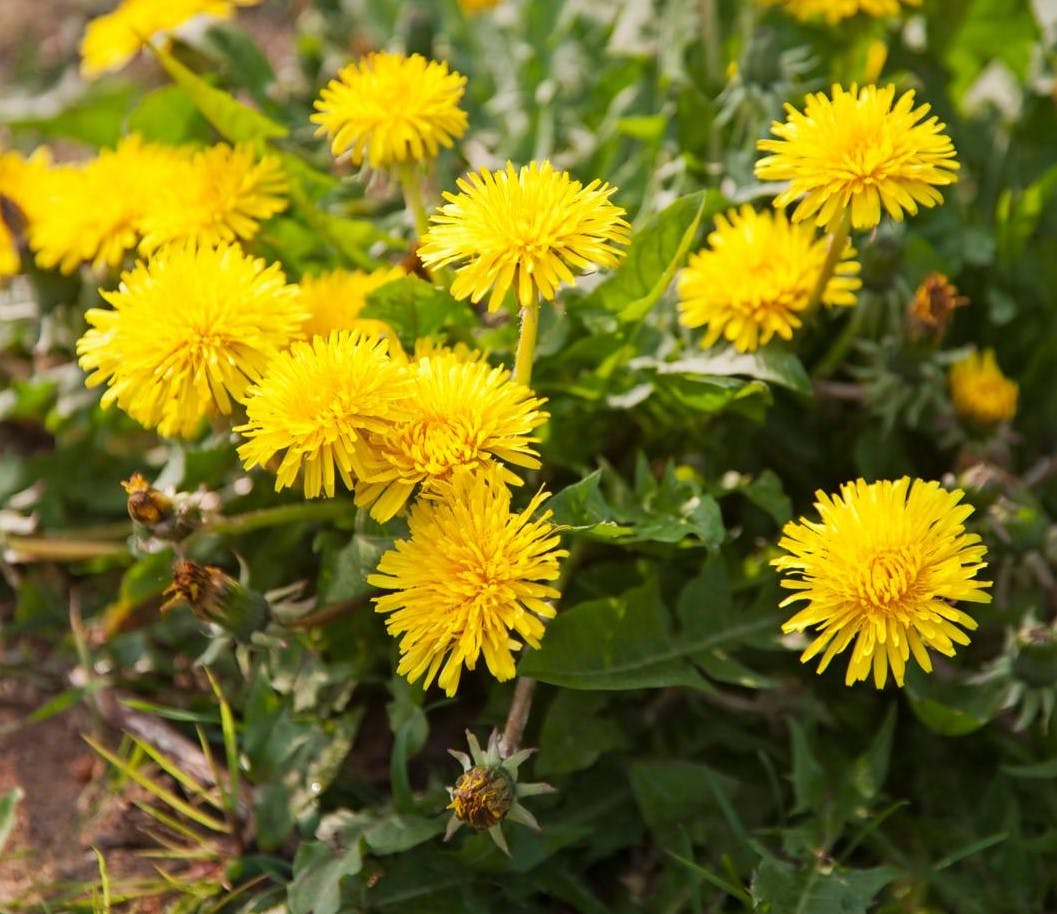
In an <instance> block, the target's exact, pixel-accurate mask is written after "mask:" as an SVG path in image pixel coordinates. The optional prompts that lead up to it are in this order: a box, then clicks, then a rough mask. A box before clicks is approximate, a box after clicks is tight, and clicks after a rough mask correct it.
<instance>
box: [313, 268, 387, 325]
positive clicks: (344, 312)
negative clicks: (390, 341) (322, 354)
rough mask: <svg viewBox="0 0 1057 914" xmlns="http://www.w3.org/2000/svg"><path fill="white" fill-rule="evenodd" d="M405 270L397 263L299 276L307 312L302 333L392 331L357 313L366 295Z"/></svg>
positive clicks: (381, 322)
mask: <svg viewBox="0 0 1057 914" xmlns="http://www.w3.org/2000/svg"><path fill="white" fill-rule="evenodd" d="M406 275H407V274H406V273H405V272H404V271H403V269H401V268H400V267H398V266H397V267H380V268H379V269H377V270H372V271H370V272H367V271H366V270H332V271H330V272H328V273H320V274H319V275H318V276H305V277H302V279H301V282H300V283H298V288H299V289H300V290H301V304H302V305H303V306H304V309H305V311H306V312H307V314H308V318H307V319H306V320H305V324H304V327H303V328H302V333H303V334H304V335H305V337H307V338H308V339H311V338H312V337H313V336H326V335H327V334H328V333H330V331H331V330H359V331H360V332H361V333H365V334H368V335H372V336H377V335H381V334H388V335H390V336H392V335H393V329H392V328H391V327H390V326H389V325H388V324H386V323H385V322H384V321H380V320H375V319H373V318H365V317H360V312H361V311H362V310H363V309H364V306H366V304H367V296H368V295H369V294H370V293H371V292H373V291H374V290H375V289H380V288H381V287H382V286H384V285H386V283H390V282H392V281H393V280H394V279H400V278H401V277H403V276H406Z"/></svg>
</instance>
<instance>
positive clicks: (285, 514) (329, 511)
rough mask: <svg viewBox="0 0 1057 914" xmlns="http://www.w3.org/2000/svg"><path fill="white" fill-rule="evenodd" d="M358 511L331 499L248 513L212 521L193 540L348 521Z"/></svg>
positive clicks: (343, 501)
mask: <svg viewBox="0 0 1057 914" xmlns="http://www.w3.org/2000/svg"><path fill="white" fill-rule="evenodd" d="M353 511H355V507H354V506H353V503H352V502H351V501H350V500H349V499H345V498H327V499H321V500H319V501H304V502H298V503H296V504H292V505H278V506H277V507H274V508H261V509H260V510H258V511H247V512H246V513H245V514H238V515H236V516H235V517H222V518H219V519H217V520H214V521H210V522H209V523H207V524H206V525H205V526H204V527H201V528H199V529H198V530H196V531H195V532H194V533H193V534H192V535H191V536H190V537H188V539H189V540H191V539H194V538H197V537H201V536H205V535H207V534H211V533H220V534H224V535H226V536H237V535H239V534H241V533H250V532H252V531H253V530H260V529H262V528H264V527H278V526H281V525H282V524H290V523H296V522H297V521H309V520H332V519H334V518H337V517H348V516H349V515H351V514H352V513H353Z"/></svg>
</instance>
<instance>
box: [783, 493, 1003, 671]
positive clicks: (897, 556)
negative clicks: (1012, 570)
mask: <svg viewBox="0 0 1057 914" xmlns="http://www.w3.org/2000/svg"><path fill="white" fill-rule="evenodd" d="M815 494H816V496H817V497H818V501H817V502H816V503H815V508H816V509H817V510H818V513H819V515H820V520H819V521H810V520H806V519H804V518H801V519H800V520H799V521H790V522H789V523H788V524H786V525H785V529H784V530H783V531H782V539H781V540H780V541H779V543H778V545H779V546H781V547H782V548H783V549H785V550H786V551H787V552H788V553H789V554H788V555H783V556H780V557H779V558H776V559H773V560H772V564H773V565H774V566H775V567H776V568H778V570H779V571H782V572H789V573H791V574H792V575H794V577H787V578H784V579H783V580H782V586H783V587H786V588H788V589H790V590H793V591H795V593H793V594H792V595H790V596H788V597H786V598H785V599H784V600H783V601H782V603H781V605H782V606H787V605H788V604H790V603H794V602H797V601H804V602H806V603H807V606H806V607H805V608H804V609H802V610H801V611H800V612H798V613H797V614H796V615H795V616H793V617H792V618H791V619H789V620H788V621H787V622H786V623H785V624H784V625H783V626H782V631H784V632H799V631H803V630H804V629H806V628H808V627H810V626H817V627H818V629H819V634H818V637H817V638H815V640H814V641H813V642H812V643H811V645H810V646H809V647H808V648H807V650H805V651H804V653H803V654H802V655H801V657H800V660H801V662H804V663H806V662H807V661H808V660H810V659H811V658H812V657H815V656H817V655H818V654H819V653H822V660H821V662H820V663H819V667H818V671H819V672H820V673H821V672H823V671H824V670H825V669H826V667H827V666H829V663H830V661H831V660H832V659H833V658H834V657H835V656H836V655H837V654H839V653H840V652H841V651H843V650H844V649H845V648H847V647H848V645H849V644H852V642H854V647H853V648H852V654H851V659H850V660H849V661H848V672H847V675H846V676H845V680H844V681H845V683H846V684H847V685H852V684H853V683H855V682H857V681H859V680H864V679H866V678H867V677H868V675H869V674H870V671H871V669H872V670H873V679H874V684H875V685H876V686H877V688H882V687H883V686H884V684H885V681H886V679H887V677H888V669H889V667H891V670H892V676H893V678H894V679H895V681H896V683H897V684H898V685H900V686H902V685H903V676H904V673H905V671H906V662H907V660H908V659H909V658H910V655H911V654H913V655H914V659H915V660H916V661H917V662H918V664H919V665H920V666H921V668H922V669H923V670H925V672H931V671H932V661H931V660H930V659H929V653H928V649H929V648H932V649H934V650H937V651H939V652H940V653H941V654H944V655H946V656H948V657H949V656H952V655H953V654H954V645H955V644H968V643H969V637H968V635H966V634H965V632H963V631H962V628H966V629H970V630H972V629H974V628H976V621H975V620H974V619H973V618H972V617H971V616H969V615H967V614H966V613H964V612H962V611H961V610H959V609H956V608H955V606H954V603H955V602H957V601H959V600H965V601H967V602H970V603H989V602H991V596H990V594H987V593H985V592H984V591H985V588H987V587H990V586H991V582H990V581H978V580H975V578H974V576H975V574H976V572H977V571H979V570H980V569H982V568H985V567H987V566H986V563H985V562H984V556H985V554H986V552H987V547H985V546H984V545H983V543H981V542H980V537H979V536H977V535H976V534H975V533H966V532H965V527H964V525H963V522H964V521H965V519H966V518H967V517H968V516H969V515H970V514H972V511H973V508H972V505H966V504H960V501H961V498H962V495H963V494H964V493H963V492H962V491H961V490H960V489H955V490H954V491H953V492H948V491H946V490H945V489H943V488H941V487H940V484H939V483H938V482H925V481H923V480H921V479H915V480H913V482H911V480H910V479H908V478H906V477H903V478H902V479H899V480H897V481H895V482H889V481H883V482H874V483H866V482H865V481H864V480H862V479H858V480H856V481H855V482H849V483H845V484H844V485H843V486H841V490H840V494H839V495H837V496H830V495H827V494H826V493H824V492H822V491H821V490H820V491H818V492H816V493H815ZM959 626H961V628H959Z"/></svg>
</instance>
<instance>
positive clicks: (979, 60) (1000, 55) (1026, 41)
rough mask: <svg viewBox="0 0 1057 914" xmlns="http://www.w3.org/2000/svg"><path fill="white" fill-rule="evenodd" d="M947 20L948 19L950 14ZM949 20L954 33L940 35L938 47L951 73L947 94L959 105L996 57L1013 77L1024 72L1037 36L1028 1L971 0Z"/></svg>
mask: <svg viewBox="0 0 1057 914" xmlns="http://www.w3.org/2000/svg"><path fill="white" fill-rule="evenodd" d="M937 9H940V8H939V7H938V8H937ZM947 19H948V21H951V17H949V16H948V17H947ZM941 21H942V17H941ZM953 21H954V23H956V24H955V31H954V33H953V34H952V35H949V36H943V37H942V38H940V41H941V42H942V43H941V45H940V46H941V47H942V48H943V55H942V57H943V60H944V62H945V63H946V64H947V66H948V68H949V69H950V70H951V72H952V74H953V76H954V79H953V82H952V85H951V88H950V92H951V95H952V96H953V98H954V99H955V100H956V101H958V102H959V103H960V104H962V105H964V103H965V94H966V92H967V91H968V90H969V89H970V87H971V86H972V85H973V83H974V82H975V81H976V79H977V77H979V76H980V74H981V72H982V71H983V70H984V68H985V67H987V66H988V65H990V64H992V63H993V62H994V61H996V60H1000V61H1001V62H1002V63H1003V64H1005V66H1006V67H1008V68H1009V70H1011V71H1012V72H1013V73H1014V74H1015V75H1016V76H1017V77H1020V78H1023V77H1024V76H1025V75H1026V73H1027V68H1028V66H1029V61H1030V60H1031V55H1032V48H1033V46H1034V45H1035V43H1036V42H1037V41H1038V39H1039V29H1038V26H1037V25H1036V23H1035V17H1034V15H1033V14H1032V9H1031V4H1028V3H1024V4H1013V5H1010V4H1008V3H1006V2H1004V0H972V2H970V3H969V5H968V7H967V9H966V12H965V15H964V16H962V17H961V18H960V20H959V19H958V18H957V17H955V18H954V20H953ZM922 100H923V101H924V100H925V99H922Z"/></svg>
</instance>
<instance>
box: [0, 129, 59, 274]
mask: <svg viewBox="0 0 1057 914" xmlns="http://www.w3.org/2000/svg"><path fill="white" fill-rule="evenodd" d="M48 165H49V156H48V153H47V150H42V151H39V152H36V153H34V154H33V155H31V156H30V157H29V158H28V159H27V158H23V157H22V156H21V155H19V154H18V153H17V152H0V279H3V278H4V277H5V276H14V275H15V274H16V273H18V272H19V271H20V269H21V266H22V254H21V247H22V240H21V236H22V235H23V233H25V232H27V231H28V229H29V226H30V225H31V224H32V223H33V221H34V220H35V219H36V218H37V217H38V215H39V214H40V212H41V210H42V208H43V207H42V203H41V193H40V191H41V187H42V186H43V184H44V182H45V181H46V180H47V173H48Z"/></svg>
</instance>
